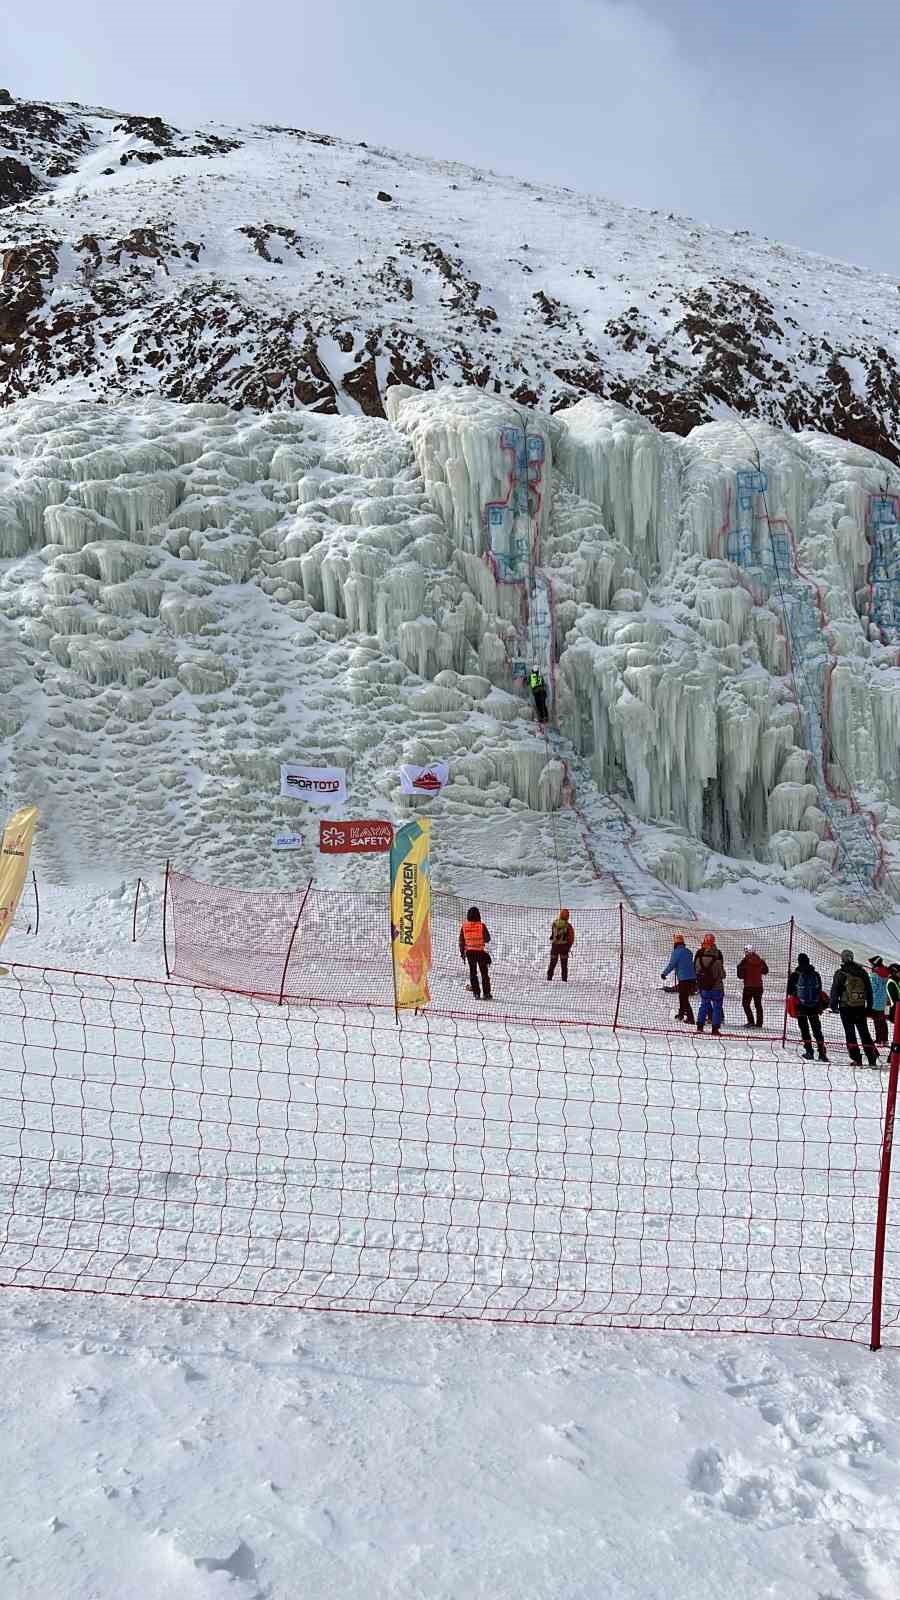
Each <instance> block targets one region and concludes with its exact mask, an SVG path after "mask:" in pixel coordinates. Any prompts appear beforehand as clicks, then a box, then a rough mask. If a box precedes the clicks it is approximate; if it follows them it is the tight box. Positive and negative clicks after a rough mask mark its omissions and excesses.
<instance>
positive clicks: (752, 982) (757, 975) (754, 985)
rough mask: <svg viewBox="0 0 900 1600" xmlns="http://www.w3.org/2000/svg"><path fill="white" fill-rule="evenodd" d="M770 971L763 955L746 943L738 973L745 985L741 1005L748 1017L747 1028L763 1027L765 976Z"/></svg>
mask: <svg viewBox="0 0 900 1600" xmlns="http://www.w3.org/2000/svg"><path fill="white" fill-rule="evenodd" d="M768 972H769V969H768V967H767V966H766V963H765V962H764V960H763V958H762V956H759V955H757V953H756V951H755V950H754V948H753V946H752V944H745V945H744V955H743V959H742V960H741V961H739V962H738V965H737V975H738V977H739V978H740V979H741V982H742V983H743V985H744V991H743V994H742V995H741V1005H742V1006H743V1008H744V1016H745V1017H746V1018H747V1021H746V1022H745V1023H744V1027H745V1028H761V1027H762V1025H763V1008H762V997H763V978H765V977H767V976H768ZM754 1012H755V1020H754Z"/></svg>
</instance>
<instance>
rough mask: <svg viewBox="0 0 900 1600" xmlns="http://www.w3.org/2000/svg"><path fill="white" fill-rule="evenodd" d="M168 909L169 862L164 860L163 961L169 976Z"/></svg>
mask: <svg viewBox="0 0 900 1600" xmlns="http://www.w3.org/2000/svg"><path fill="white" fill-rule="evenodd" d="M168 909H169V863H168V861H167V862H166V879H165V883H164V884H163V961H164V962H165V964H166V977H167V978H171V976H172V974H171V972H170V971H169V946H168V944H167V942H166V913H167V911H168Z"/></svg>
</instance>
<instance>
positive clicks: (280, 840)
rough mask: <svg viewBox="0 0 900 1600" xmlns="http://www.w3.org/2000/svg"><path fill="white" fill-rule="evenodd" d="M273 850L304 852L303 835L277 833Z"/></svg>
mask: <svg viewBox="0 0 900 1600" xmlns="http://www.w3.org/2000/svg"><path fill="white" fill-rule="evenodd" d="M272 849H273V850H302V849H303V835H302V833H277V834H276V835H275V838H274V839H273V840H272Z"/></svg>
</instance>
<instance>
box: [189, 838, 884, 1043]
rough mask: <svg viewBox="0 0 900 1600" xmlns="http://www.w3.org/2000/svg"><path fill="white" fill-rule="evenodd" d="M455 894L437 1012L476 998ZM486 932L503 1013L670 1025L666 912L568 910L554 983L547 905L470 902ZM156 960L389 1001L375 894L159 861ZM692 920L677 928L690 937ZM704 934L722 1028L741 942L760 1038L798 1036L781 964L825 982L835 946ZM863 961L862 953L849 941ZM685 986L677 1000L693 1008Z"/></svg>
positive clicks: (797, 935)
mask: <svg viewBox="0 0 900 1600" xmlns="http://www.w3.org/2000/svg"><path fill="white" fill-rule="evenodd" d="M468 904H469V902H468V901H466V900H461V899H459V898H457V897H456V896H454V895H449V894H436V895H435V896H434V898H433V903H432V945H433V967H432V974H431V995H432V1009H433V1010H434V1011H436V1012H440V1013H443V1014H446V1015H450V1016H456V1015H476V1014H480V1012H481V1011H482V1010H483V1009H484V1005H483V1002H479V1001H476V1000H475V998H474V996H473V995H471V994H470V993H469V992H468V989H467V981H468V973H467V968H466V966H465V964H464V962H463V961H462V960H461V958H460V954H459V946H458V938H459V927H460V923H461V922H462V921H463V918H464V916H465V913H466V910H467V907H468ZM479 908H480V910H481V914H482V917H483V918H484V921H485V923H486V924H487V926H488V928H489V929H490V932H491V944H490V950H491V953H492V958H493V966H492V970H491V982H492V985H493V996H494V998H493V1010H494V1012H495V1013H496V1014H497V1015H498V1017H501V1018H502V1019H504V1020H507V1021H527V1022H559V1023H579V1024H593V1025H598V1026H608V1027H616V1028H639V1029H641V1030H648V1029H655V1030H658V1031H660V1032H668V1031H673V1030H674V1031H676V1032H677V1031H684V1029H683V1027H682V1025H681V1024H679V1023H678V1022H677V1021H676V1014H677V1011H678V997H677V994H676V993H675V992H674V981H675V980H674V978H672V977H669V978H667V979H666V980H665V982H663V980H662V979H661V977H660V974H661V973H662V971H663V969H664V968H665V966H666V965H667V963H668V960H669V957H670V956H671V954H672V940H673V933H674V932H675V931H681V930H679V929H678V926H677V924H675V923H670V922H663V921H657V920H655V919H652V918H645V917H639V916H637V915H636V914H635V913H634V912H632V911H630V910H628V909H627V908H626V907H624V906H612V907H610V906H606V907H602V908H598V909H591V908H585V907H581V908H579V909H578V910H573V913H572V920H573V924H574V927H575V936H576V943H575V948H574V950H573V953H572V956H571V960H570V964H569V978H568V982H567V983H565V984H563V983H562V982H561V980H560V976H559V972H558V971H557V973H556V975H555V978H554V981H553V982H552V983H549V982H548V981H547V978H546V971H547V961H548V956H549V949H550V945H549V938H550V925H551V923H552V921H553V918H554V917H555V916H556V915H557V912H558V907H548V906H543V907H542V906H508V905H500V904H496V903H494V902H489V901H484V900H482V901H481V902H480V906H479ZM164 928H165V938H166V948H167V955H166V966H167V971H168V973H169V974H170V975H171V976H173V977H180V978H184V979H186V980H188V981H189V982H193V983H202V984H213V985H215V986H217V987H221V988H223V989H228V990H232V991H235V992H237V993H242V994H255V995H257V996H266V997H270V998H274V999H281V1000H291V1001H304V1002H326V1003H332V1002H340V1003H347V1004H357V1003H359V1004H364V1005H380V1006H391V1007H392V1006H393V1003H394V988H393V978H392V972H391V953H390V923H389V911H388V898H387V893H386V892H385V893H384V894H376V893H360V892H344V891H338V890H323V889H315V888H313V887H312V885H311V884H310V885H306V886H304V887H303V888H302V889H297V890H288V891H284V892H277V891H271V892H262V893H256V892H253V891H245V890H237V889H221V888H216V887H215V886H214V885H212V884H206V883H201V882H198V881H197V880H196V879H195V878H191V877H189V876H188V875H187V874H185V873H181V872H175V871H172V870H171V869H170V870H169V872H168V874H167V891H166V912H165V914H164ZM704 931H705V929H696V928H695V929H694V930H693V932H691V929H686V930H684V932H685V938H686V939H687V940H688V942H689V944H690V946H691V948H692V949H693V948H694V947H695V946H696V945H698V944H699V942H700V939H701V938H702V935H703V932H704ZM710 931H713V932H715V935H716V939H717V942H718V945H719V948H720V949H721V951H722V954H723V956H724V959H725V967H726V971H727V978H726V983H725V1020H724V1023H723V1031H724V1032H725V1033H726V1034H734V1033H740V1034H742V1033H743V1032H744V1023H745V1020H746V1019H745V1015H744V1012H743V1009H742V1005H741V994H742V984H741V981H740V980H739V979H738V978H737V976H736V969H737V966H738V963H739V962H740V960H741V957H742V956H743V954H744V947H745V946H746V945H752V946H753V948H754V949H755V950H756V951H757V952H758V953H759V954H760V955H761V956H762V957H763V959H764V961H765V962H766V964H767V966H768V968H769V972H768V975H767V977H766V978H765V979H764V994H763V1028H762V1030H761V1036H762V1037H763V1038H767V1039H779V1040H780V1039H783V1038H784V1037H785V1036H786V1035H787V1037H789V1039H790V1040H791V1043H792V1045H793V1044H795V1043H796V1042H797V1040H798V1037H799V1035H798V1032H797V1026H796V1023H793V1022H788V1023H787V1024H786V1021H785V1006H784V997H785V991H786V987H787V979H788V973H789V972H790V970H791V968H792V967H793V965H794V964H795V963H796V958H797V954H798V952H800V951H805V953H806V954H807V955H808V956H809V958H810V960H811V962H812V964H813V966H814V967H815V968H816V970H817V971H818V972H819V974H820V976H821V979H822V982H823V983H824V985H825V988H826V990H828V989H829V988H830V985H831V980H832V977H833V974H834V971H835V969H836V967H837V966H838V964H839V963H838V957H837V955H836V954H835V952H834V950H832V949H830V948H829V947H828V946H827V945H825V944H822V943H821V941H820V940H818V939H816V938H815V937H814V936H813V935H812V934H809V933H805V932H804V931H803V930H802V929H800V928H798V927H797V926H796V924H795V923H794V922H793V920H791V921H788V922H782V923H776V924H774V925H772V926H769V927H758V928H720V929H717V930H713V929H711V930H710ZM861 955H862V959H863V961H865V960H866V954H865V953H862V952H861ZM697 1003H698V1002H697V997H696V996H695V997H694V998H693V1000H692V1002H691V1004H692V1007H693V1011H694V1014H695V1015H696V1011H697ZM822 1026H823V1031H824V1034H825V1038H826V1039H827V1040H828V1041H829V1042H830V1043H831V1044H832V1045H836V1046H838V1048H839V1050H840V1052H841V1053H842V1054H845V1053H846V1052H845V1046H844V1039H843V1032H842V1029H841V1024H840V1021H839V1019H838V1018H837V1017H834V1016H832V1015H831V1014H830V1013H829V1012H826V1013H825V1014H824V1016H823V1018H822Z"/></svg>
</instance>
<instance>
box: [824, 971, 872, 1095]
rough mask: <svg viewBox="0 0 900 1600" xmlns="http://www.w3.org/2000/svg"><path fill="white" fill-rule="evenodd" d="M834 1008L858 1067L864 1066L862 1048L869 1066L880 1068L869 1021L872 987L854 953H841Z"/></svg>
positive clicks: (850, 1052)
mask: <svg viewBox="0 0 900 1600" xmlns="http://www.w3.org/2000/svg"><path fill="white" fill-rule="evenodd" d="M831 1009H832V1011H834V1012H835V1013H837V1012H840V1017H841V1022H842V1023H843V1026H844V1038H845V1039H846V1041H847V1050H848V1051H849V1054H850V1060H851V1061H852V1062H853V1064H854V1066H856V1067H860V1066H862V1055H861V1053H860V1045H862V1048H863V1050H865V1052H866V1060H867V1061H868V1063H869V1066H870V1067H877V1065H878V1051H877V1050H876V1049H875V1046H874V1044H873V1043H872V1035H871V1034H870V1032H869V1024H868V1021H867V1018H868V1015H869V1012H870V1011H871V1009H872V985H871V983H870V982H869V974H868V973H867V971H866V969H865V967H861V966H860V965H859V963H858V961H856V960H854V956H853V951H852V950H842V951H841V964H840V966H839V967H838V969H837V972H836V973H835V975H834V978H833V980H832V984H831Z"/></svg>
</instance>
